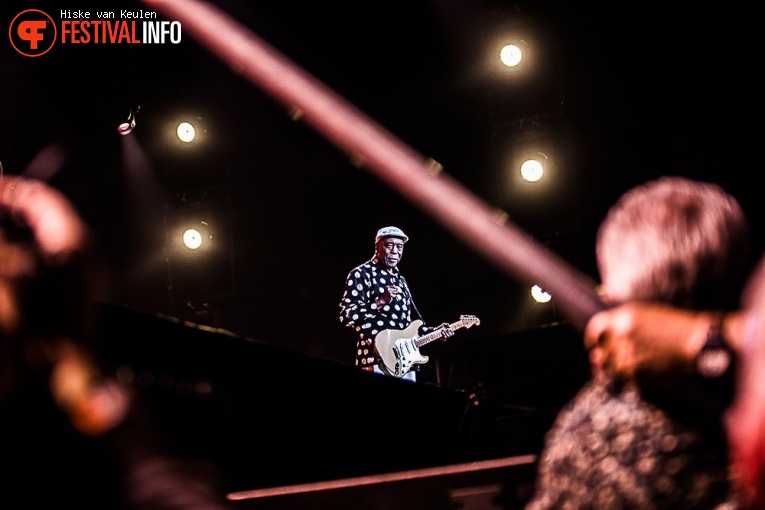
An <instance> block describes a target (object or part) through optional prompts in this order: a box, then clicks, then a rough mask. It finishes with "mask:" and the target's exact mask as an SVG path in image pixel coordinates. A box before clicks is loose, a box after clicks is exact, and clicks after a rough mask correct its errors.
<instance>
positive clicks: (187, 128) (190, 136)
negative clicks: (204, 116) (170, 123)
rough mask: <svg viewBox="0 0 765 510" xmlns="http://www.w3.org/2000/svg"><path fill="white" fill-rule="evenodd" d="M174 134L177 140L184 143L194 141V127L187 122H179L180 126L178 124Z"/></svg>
mask: <svg viewBox="0 0 765 510" xmlns="http://www.w3.org/2000/svg"><path fill="white" fill-rule="evenodd" d="M176 133H177V134H178V139H179V140H180V141H182V142H185V143H189V142H191V141H192V140H194V136H195V134H196V132H195V131H194V126H192V125H191V124H189V123H188V122H181V123H180V124H178V129H177V130H176Z"/></svg>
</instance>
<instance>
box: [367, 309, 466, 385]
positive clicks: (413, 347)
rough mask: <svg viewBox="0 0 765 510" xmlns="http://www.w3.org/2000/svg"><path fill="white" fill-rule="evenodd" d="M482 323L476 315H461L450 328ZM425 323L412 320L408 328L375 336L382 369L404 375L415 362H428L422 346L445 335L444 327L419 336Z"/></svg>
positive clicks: (385, 331)
mask: <svg viewBox="0 0 765 510" xmlns="http://www.w3.org/2000/svg"><path fill="white" fill-rule="evenodd" d="M479 324H481V321H480V320H478V317H476V316H475V315H460V320H458V321H457V322H455V323H452V324H449V329H451V330H452V331H456V330H458V329H460V328H470V327H472V326H477V325H479ZM422 325H423V322H422V321H421V320H419V319H418V320H416V321H414V322H412V323H411V324H410V325H409V327H407V328H406V329H386V330H384V331H380V332H379V333H377V336H375V348H376V349H377V353H378V354H379V355H380V361H381V365H382V366H381V367H380V368H381V369H382V371H383V372H385V373H387V374H388V375H392V376H393V377H398V378H401V377H404V376H405V375H406V373H407V372H409V370H411V368H412V367H413V366H414V365H415V364H420V365H422V364H424V363H427V362H428V359H429V358H428V356H423V355H422V354H421V353H420V347H422V346H423V345H425V344H427V343H430V342H432V341H433V340H438V339H439V338H441V337H442V336H444V333H443V330H442V329H437V330H435V331H432V332H430V333H428V334H425V335H422V336H417V332H418V331H419V330H420V327H421V326H422Z"/></svg>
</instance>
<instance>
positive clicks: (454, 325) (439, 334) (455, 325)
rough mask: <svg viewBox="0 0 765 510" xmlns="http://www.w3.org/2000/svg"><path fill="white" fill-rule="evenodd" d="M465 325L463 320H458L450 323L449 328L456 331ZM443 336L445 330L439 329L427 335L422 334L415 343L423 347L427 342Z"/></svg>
mask: <svg viewBox="0 0 765 510" xmlns="http://www.w3.org/2000/svg"><path fill="white" fill-rule="evenodd" d="M464 326H465V324H464V323H463V322H462V321H457V322H453V323H451V324H449V329H451V330H452V331H456V330H458V329H460V328H462V327H464ZM442 336H444V333H443V330H442V329H437V330H435V331H431V332H430V333H428V334H427V335H422V336H421V337H419V338H417V339H416V340H415V341H414V343H415V345H416V346H417V347H422V346H423V345H425V344H429V343H430V342H432V341H433V340H438V339H439V338H441V337H442Z"/></svg>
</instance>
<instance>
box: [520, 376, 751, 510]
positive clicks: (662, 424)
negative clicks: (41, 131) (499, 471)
mask: <svg viewBox="0 0 765 510" xmlns="http://www.w3.org/2000/svg"><path fill="white" fill-rule="evenodd" d="M697 421H700V420H698V418H697V419H696V420H694V422H697ZM714 423H716V422H714ZM727 460H728V459H727V454H726V440H725V435H724V433H723V431H722V429H719V430H718V429H717V427H716V425H715V427H714V428H713V429H711V430H709V429H704V430H701V429H700V428H698V427H697V426H692V425H691V424H690V423H688V422H686V421H685V420H681V419H677V418H676V417H672V416H670V414H668V412H667V411H666V410H664V409H663V408H662V407H659V406H657V405H654V403H652V402H650V401H649V400H647V399H646V398H644V397H643V396H642V395H641V394H640V390H639V389H638V387H637V386H636V385H634V384H629V385H623V386H620V387H617V386H616V385H614V384H609V383H606V382H602V381H601V382H596V381H591V382H589V383H588V384H586V385H585V386H584V387H583V388H582V389H581V390H580V391H579V393H578V394H577V396H576V397H575V398H574V399H573V400H572V401H571V402H569V403H568V404H567V405H566V406H565V407H564V408H563V410H562V411H561V412H560V414H558V416H557V417H556V420H555V423H554V424H553V426H552V428H551V429H550V430H549V431H548V433H547V436H546V438H545V447H544V449H543V451H542V454H541V456H540V459H539V466H538V473H537V480H536V487H535V494H534V495H533V497H532V499H531V501H530V502H529V503H528V505H527V507H526V510H542V509H553V508H555V509H585V508H586V509H608V510H612V509H617V510H618V509H640V510H643V509H646V510H651V509H717V510H731V509H736V508H740V506H739V505H738V504H737V503H736V498H735V494H734V492H733V489H732V484H731V480H729V477H730V472H729V468H728V461H727Z"/></svg>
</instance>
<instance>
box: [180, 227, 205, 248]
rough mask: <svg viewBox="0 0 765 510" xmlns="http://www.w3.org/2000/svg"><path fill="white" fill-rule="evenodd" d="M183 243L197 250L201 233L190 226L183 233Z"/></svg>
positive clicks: (200, 243) (200, 244)
mask: <svg viewBox="0 0 765 510" xmlns="http://www.w3.org/2000/svg"><path fill="white" fill-rule="evenodd" d="M183 244H184V246H186V248H188V249H190V250H197V249H199V247H200V246H202V234H201V233H200V232H199V230H197V229H195V228H190V229H188V230H186V231H185V232H184V233H183Z"/></svg>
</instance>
